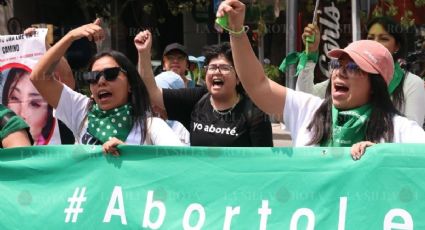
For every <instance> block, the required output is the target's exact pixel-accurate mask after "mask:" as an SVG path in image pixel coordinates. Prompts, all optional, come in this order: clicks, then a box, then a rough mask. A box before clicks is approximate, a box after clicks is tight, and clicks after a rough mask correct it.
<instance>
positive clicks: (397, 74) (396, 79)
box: [388, 63, 404, 95]
mask: <svg viewBox="0 0 425 230" xmlns="http://www.w3.org/2000/svg"><path fill="white" fill-rule="evenodd" d="M403 77H404V71H403V69H402V68H401V67H400V64H398V63H394V76H393V79H392V80H391V82H390V85H388V92H389V93H390V95H391V94H393V93H394V90H395V88H397V86H398V85H400V82H401V80H402V79H403Z"/></svg>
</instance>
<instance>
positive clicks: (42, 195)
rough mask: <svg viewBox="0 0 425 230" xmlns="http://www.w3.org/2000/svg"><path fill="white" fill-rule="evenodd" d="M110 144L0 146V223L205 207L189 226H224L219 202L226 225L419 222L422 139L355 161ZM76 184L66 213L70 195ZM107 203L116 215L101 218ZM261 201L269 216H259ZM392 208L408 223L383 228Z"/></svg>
mask: <svg viewBox="0 0 425 230" xmlns="http://www.w3.org/2000/svg"><path fill="white" fill-rule="evenodd" d="M118 148H119V150H120V151H121V156H120V157H114V156H111V155H106V156H105V155H103V153H102V150H101V147H100V146H85V145H69V146H40V147H39V146H36V147H27V148H15V149H4V150H0V151H1V153H0V191H1V192H0V207H1V208H0V216H1V217H2V218H0V229H60V230H67V229H88V228H89V229H154V228H151V227H143V223H144V222H145V220H146V219H148V218H149V219H150V220H151V222H154V223H155V222H156V221H157V220H158V218H157V217H158V213H159V211H158V210H159V209H158V208H157V207H159V206H163V207H164V209H165V212H161V213H162V214H163V222H162V223H160V222H158V225H157V228H155V229H167V230H168V229H170V230H174V229H190V228H183V224H185V223H186V224H187V222H188V221H187V220H190V221H189V223H190V226H196V223H197V222H198V220H199V215H198V212H197V211H194V212H190V207H189V206H191V208H194V207H195V208H198V209H197V210H201V208H203V210H204V211H205V221H204V222H203V224H202V223H200V225H199V226H198V227H199V228H193V229H213V230H214V229H225V228H223V226H224V223H225V219H226V218H225V216H226V209H227V208H228V209H230V208H233V209H236V208H237V207H238V208H239V212H238V213H239V214H235V215H233V217H232V218H231V221H230V222H231V223H230V226H229V228H227V229H232V230H251V229H271V230H274V229H299V230H301V229H302V230H305V229H315V230H332V229H347V230H357V229H358V230H365V229H371V230H375V229H418V230H420V229H425V219H424V218H423V215H424V210H425V202H424V199H425V182H424V180H423V178H425V156H424V154H423V149H424V148H425V144H416V145H414V144H404V145H400V144H379V145H375V146H372V147H370V148H368V149H367V152H366V154H365V156H363V158H362V159H361V160H360V161H353V160H352V159H351V157H350V155H349V150H350V149H349V148H342V147H334V148H329V147H306V148H207V147H158V146H131V145H124V146H119V147H118ZM77 188H78V190H77ZM83 190H84V191H85V192H84V194H83V196H82V197H81V198H83V197H84V198H85V201H84V202H81V204H80V205H79V208H81V209H80V212H79V213H77V212H74V214H75V215H71V214H72V213H70V212H69V211H72V209H71V210H70V209H69V208H70V200H72V199H69V198H71V197H72V196H73V195H74V193H75V192H76V191H77V194H79V195H82V194H81V193H82V191H83ZM114 191H115V193H114ZM113 193H114V194H115V195H114V196H113V195H112V194H113ZM77 194H76V195H77ZM148 194H150V195H152V198H151V199H148ZM76 197H79V196H76ZM113 197H116V198H117V199H113ZM111 198H112V199H111ZM119 198H122V202H119V200H120V199H119ZM345 199H346V206H344V205H343V203H344V200H345ZM80 200H81V199H80ZM111 200H112V202H111ZM114 201H115V202H114ZM120 204H122V205H120ZM266 205H267V206H266ZM109 206H112V207H113V208H115V209H117V210H123V212H122V214H125V215H118V214H114V215H111V218H108V215H106V214H107V210H110V209H108V207H109ZM262 206H264V207H267V208H263V209H262V211H261V212H262V213H265V212H267V211H269V213H271V214H270V215H263V217H261V215H260V214H259V212H260V209H261V207H262ZM73 207H74V208H75V207H77V203H74V204H73ZM149 207H152V208H151V209H150V208H149ZM344 207H345V208H344ZM188 208H189V210H188ZM394 209H402V210H403V216H407V217H411V218H412V222H413V223H414V228H407V227H404V228H403V227H398V228H396V227H393V228H391V227H387V228H385V227H383V226H385V225H387V226H388V223H387V224H385V222H390V223H391V222H395V223H406V222H407V221H403V219H402V218H401V217H400V216H399V215H396V216H395V218H394V220H392V218H389V219H390V220H386V219H387V218H386V217H390V216H391V214H390V212H393V211H394ZM74 211H76V210H74ZM306 211H308V212H309V213H310V214H312V215H310V217H307V216H306V215H301V216H300V218H299V219H298V218H297V217H296V216H297V214H295V213H298V214H301V213H300V212H302V213H306ZM67 212H68V213H69V215H68V214H67ZM116 213H118V211H117V212H116ZM185 213H186V218H184V216H185ZM397 213H400V212H397ZM228 214H229V215H228V216H231V215H230V211H229V212H228ZM67 215H68V216H69V219H68V221H66V217H67ZM72 217H75V221H74V222H72V220H73V218H72ZM105 217H106V218H105ZM189 217H190V218H189ZM312 217H313V218H314V221H313V220H312ZM261 219H262V220H263V221H261ZM266 219H267V220H266ZM123 220H125V223H126V224H123ZM307 220H310V224H312V227H310V228H307V227H306V223H307ZM384 220H386V221H384ZM146 221H147V220H146ZM227 221H229V219H227ZM260 222H264V225H265V226H264V227H263V228H260ZM291 222H295V223H294V224H295V226H294V227H293V228H290V227H289V226H290V225H291ZM297 223H298V224H297ZM339 225H340V227H338V226H339ZM297 226H298V227H297ZM266 227H267V228H266Z"/></svg>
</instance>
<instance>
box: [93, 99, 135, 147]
mask: <svg viewBox="0 0 425 230" xmlns="http://www.w3.org/2000/svg"><path fill="white" fill-rule="evenodd" d="M131 110H132V108H131V105H129V104H126V105H123V106H121V107H118V108H115V109H111V110H108V111H104V110H101V109H100V108H99V106H98V105H97V104H95V105H94V106H93V108H92V109H91V111H90V112H89V113H88V121H89V123H88V132H89V133H90V134H91V135H93V136H94V137H96V138H97V139H98V140H99V141H101V142H102V143H105V142H107V141H108V140H109V139H110V138H111V137H116V138H118V139H120V140H121V141H125V140H126V139H127V136H128V134H129V133H130V131H131V129H132V128H133V119H132V118H131V115H130V114H131V112H130V111H131Z"/></svg>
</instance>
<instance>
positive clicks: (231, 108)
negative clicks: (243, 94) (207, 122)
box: [210, 94, 240, 116]
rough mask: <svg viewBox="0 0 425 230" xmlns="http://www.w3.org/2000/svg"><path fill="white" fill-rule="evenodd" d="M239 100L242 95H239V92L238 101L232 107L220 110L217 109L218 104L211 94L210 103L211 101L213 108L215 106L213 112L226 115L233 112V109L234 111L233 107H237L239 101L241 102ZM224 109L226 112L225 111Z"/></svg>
mask: <svg viewBox="0 0 425 230" xmlns="http://www.w3.org/2000/svg"><path fill="white" fill-rule="evenodd" d="M239 100H240V96H239V94H238V96H237V98H236V101H235V103H234V104H233V105H232V107H230V108H229V109H225V110H221V111H220V110H218V109H216V106H215V105H214V102H213V100H212V97H211V96H210V103H211V106H212V108H213V112H215V113H217V114H219V115H221V116H225V115H227V114H232V111H233V109H234V108H235V107H236V105H237V104H238V102H239ZM223 111H224V112H223Z"/></svg>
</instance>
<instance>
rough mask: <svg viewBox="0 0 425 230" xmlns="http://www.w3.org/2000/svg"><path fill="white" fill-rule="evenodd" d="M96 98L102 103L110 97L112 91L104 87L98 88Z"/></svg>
mask: <svg viewBox="0 0 425 230" xmlns="http://www.w3.org/2000/svg"><path fill="white" fill-rule="evenodd" d="M97 98H98V99H99V102H101V103H104V102H106V101H108V100H110V99H111V98H112V93H111V92H109V91H107V90H104V89H103V90H99V92H97Z"/></svg>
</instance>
